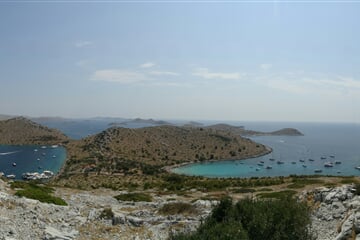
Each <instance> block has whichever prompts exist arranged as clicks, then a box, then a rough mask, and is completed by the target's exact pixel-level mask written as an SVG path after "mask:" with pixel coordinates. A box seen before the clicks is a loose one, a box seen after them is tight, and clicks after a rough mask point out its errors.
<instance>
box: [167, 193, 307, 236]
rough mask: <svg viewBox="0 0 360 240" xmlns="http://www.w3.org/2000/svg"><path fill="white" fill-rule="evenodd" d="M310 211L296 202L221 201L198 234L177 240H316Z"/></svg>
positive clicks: (286, 200) (283, 200) (282, 200)
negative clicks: (311, 228)
mask: <svg viewBox="0 0 360 240" xmlns="http://www.w3.org/2000/svg"><path fill="white" fill-rule="evenodd" d="M310 223H311V220H310V209H309V208H308V207H307V205H306V204H305V203H299V202H297V201H296V200H295V199H293V198H290V197H288V198H281V199H279V200H269V199H267V200H251V199H243V200H240V201H239V202H238V203H236V204H233V203H232V200H231V199H230V198H224V199H222V200H221V202H220V203H219V205H218V206H216V207H215V208H214V209H213V211H212V214H211V215H210V216H209V217H207V218H206V219H205V221H204V222H203V223H202V224H201V225H200V227H199V228H198V230H197V231H196V232H194V233H190V234H179V235H176V236H171V237H170V239H173V240H185V239H189V240H202V239H209V240H215V239H221V240H237V239H241V240H249V239H251V240H264V239H266V240H312V239H314V237H313V236H312V234H311V232H310V231H309V228H308V226H309V224H310Z"/></svg>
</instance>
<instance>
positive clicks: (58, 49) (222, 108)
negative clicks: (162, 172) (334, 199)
mask: <svg viewBox="0 0 360 240" xmlns="http://www.w3.org/2000/svg"><path fill="white" fill-rule="evenodd" d="M0 114H21V115H30V116H63V117H94V116H113V117H142V118H150V117H151V118H157V119H191V120H207V119H210V120H263V121H269V120H270V121H278V120H280V121H331V122H360V2H356V1H352V2H351V1H348V2H347V3H342V2H341V1H339V2H331V1H328V2H320V1H317V3H314V2H309V1H308V2H304V1H303V2H301V1H298V2H297V3H294V2H290V1H287V2H283V1H269V2H264V1H263V2H255V3H249V2H240V1H238V2H236V1H228V2H227V3H220V2H209V1H208V2H206V3H204V2H202V3H201V2H199V1H197V2H191V1H187V2H185V3H184V2H181V1H177V3H174V2H172V3H171V2H165V1H162V2H161V1H160V2H152V3H144V1H143V2H136V3H129V2H120V1H109V2H106V3H100V2H97V3H94V2H86V1H78V2H77V3H71V2H69V1H58V2H50V1H46V2H45V1H44V2H42V1H34V2H29V3H26V1H18V2H16V1H15V2H14V1H7V2H6V1H0Z"/></svg>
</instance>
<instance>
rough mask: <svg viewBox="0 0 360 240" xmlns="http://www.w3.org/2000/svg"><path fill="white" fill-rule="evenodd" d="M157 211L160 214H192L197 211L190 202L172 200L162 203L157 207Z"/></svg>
mask: <svg viewBox="0 0 360 240" xmlns="http://www.w3.org/2000/svg"><path fill="white" fill-rule="evenodd" d="M159 213H160V214H162V215H176V214H183V215H194V214H197V213H198V211H197V209H196V208H195V207H194V206H193V205H191V204H190V203H184V202H173V203H166V204H164V206H162V207H161V208H160V209H159Z"/></svg>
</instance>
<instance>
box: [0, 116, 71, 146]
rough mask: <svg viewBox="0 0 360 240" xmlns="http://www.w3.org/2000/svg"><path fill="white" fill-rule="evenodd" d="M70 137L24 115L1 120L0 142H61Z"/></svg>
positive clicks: (19, 143) (17, 143) (20, 143)
mask: <svg viewBox="0 0 360 240" xmlns="http://www.w3.org/2000/svg"><path fill="white" fill-rule="evenodd" d="M67 140H68V138H67V137H66V136H65V135H64V134H62V133H61V132H60V131H58V130H55V129H50V128H47V127H44V126H42V125H40V124H37V123H35V122H32V121H30V120H28V119H26V118H24V117H16V118H11V119H8V120H3V121H0V144H16V145H22V144H59V143H62V142H64V141H67Z"/></svg>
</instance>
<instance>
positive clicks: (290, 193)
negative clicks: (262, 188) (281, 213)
mask: <svg viewBox="0 0 360 240" xmlns="http://www.w3.org/2000/svg"><path fill="white" fill-rule="evenodd" d="M295 194H296V191H294V190H283V191H279V192H263V193H259V194H257V195H256V196H258V197H259V198H276V199H284V198H289V197H292V196H294V195H295Z"/></svg>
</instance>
